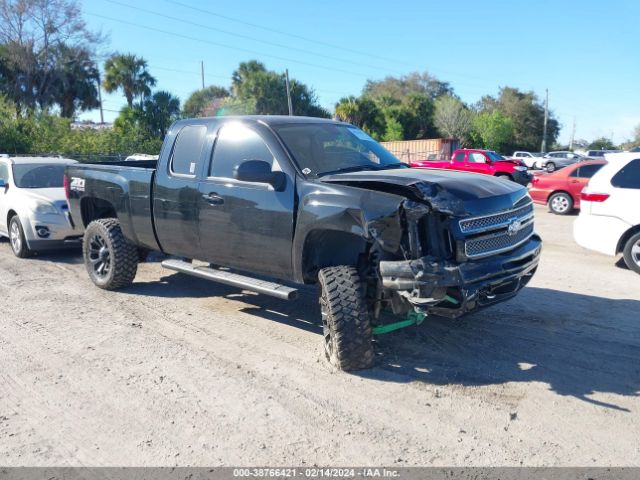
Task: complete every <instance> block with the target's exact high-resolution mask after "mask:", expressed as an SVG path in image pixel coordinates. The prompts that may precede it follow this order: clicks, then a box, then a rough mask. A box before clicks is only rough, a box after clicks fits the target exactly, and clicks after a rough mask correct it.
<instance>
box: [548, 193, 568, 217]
mask: <svg viewBox="0 0 640 480" xmlns="http://www.w3.org/2000/svg"><path fill="white" fill-rule="evenodd" d="M551 208H552V209H553V211H554V212H559V213H564V212H566V211H567V210H568V209H569V200H568V199H567V197H563V196H557V197H553V198H552V199H551Z"/></svg>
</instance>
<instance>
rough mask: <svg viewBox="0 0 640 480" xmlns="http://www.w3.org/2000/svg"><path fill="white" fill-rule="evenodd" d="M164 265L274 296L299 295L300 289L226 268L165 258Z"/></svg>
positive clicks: (286, 298)
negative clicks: (195, 264) (229, 270)
mask: <svg viewBox="0 0 640 480" xmlns="http://www.w3.org/2000/svg"><path fill="white" fill-rule="evenodd" d="M162 267H163V268H166V269H168V270H173V271H176V272H180V273H185V274H187V275H193V276H194V277H198V278H203V279H205V280H211V281H213V282H218V283H224V284H225V285H230V286H232V287H238V288H243V289H245V290H251V291H252V292H256V293H263V294H265V295H271V296H272V297H276V298H281V299H283V300H293V299H295V298H297V296H298V290H296V289H295V288H291V287H287V286H285V285H281V284H279V283H274V282H267V281H265V280H258V279H256V278H251V277H246V276H244V275H239V274H237V273H232V272H228V271H226V270H217V269H214V268H209V267H204V266H194V265H192V264H191V263H188V262H183V261H182V260H175V259H170V260H164V261H163V262H162Z"/></svg>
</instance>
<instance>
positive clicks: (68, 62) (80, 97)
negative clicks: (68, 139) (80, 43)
mask: <svg viewBox="0 0 640 480" xmlns="http://www.w3.org/2000/svg"><path fill="white" fill-rule="evenodd" d="M99 81H100V74H99V72H98V69H97V67H96V64H95V62H94V61H93V59H92V58H91V55H90V52H89V51H87V50H86V49H84V48H82V47H69V46H67V45H60V46H59V47H58V49H57V52H56V68H55V70H54V72H53V75H52V83H53V88H52V94H51V95H52V99H53V101H54V102H55V103H56V104H58V105H59V106H60V115H62V116H63V117H65V118H73V117H74V116H75V114H76V112H77V111H78V110H80V111H84V110H90V109H92V108H97V107H99V106H100V102H99V101H98V85H99Z"/></svg>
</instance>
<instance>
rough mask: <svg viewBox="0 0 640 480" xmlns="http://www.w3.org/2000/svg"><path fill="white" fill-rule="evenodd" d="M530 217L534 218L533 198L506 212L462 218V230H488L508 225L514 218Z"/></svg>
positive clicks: (524, 218) (522, 219)
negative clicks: (525, 203)
mask: <svg viewBox="0 0 640 480" xmlns="http://www.w3.org/2000/svg"><path fill="white" fill-rule="evenodd" d="M529 218H533V202H532V201H531V200H529V203H528V204H527V205H524V206H522V207H518V208H514V209H511V210H507V211H505V212H500V213H496V214H492V215H485V216H482V217H474V218H468V219H464V220H460V230H461V231H462V233H480V232H486V231H489V230H497V229H499V228H503V227H507V226H508V225H509V223H511V222H512V221H513V220H514V219H518V220H520V221H521V222H522V221H524V220H527V219H529Z"/></svg>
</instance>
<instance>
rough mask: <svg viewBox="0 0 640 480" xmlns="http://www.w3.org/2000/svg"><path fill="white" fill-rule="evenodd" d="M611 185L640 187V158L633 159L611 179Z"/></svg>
mask: <svg viewBox="0 0 640 480" xmlns="http://www.w3.org/2000/svg"><path fill="white" fill-rule="evenodd" d="M611 185H613V186H614V187H618V188H640V158H636V159H635V160H631V162H629V163H627V164H626V165H625V166H624V167H622V169H621V170H620V171H619V172H618V173H616V174H615V175H614V176H613V178H612V179H611Z"/></svg>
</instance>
